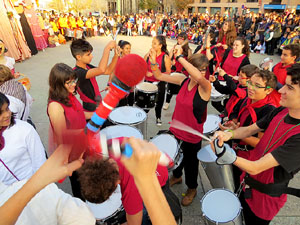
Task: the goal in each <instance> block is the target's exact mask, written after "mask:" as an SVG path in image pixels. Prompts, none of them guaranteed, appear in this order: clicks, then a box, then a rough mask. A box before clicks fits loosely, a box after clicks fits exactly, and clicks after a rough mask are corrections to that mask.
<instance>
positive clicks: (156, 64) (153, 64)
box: [151, 63, 159, 66]
mask: <svg viewBox="0 0 300 225" xmlns="http://www.w3.org/2000/svg"><path fill="white" fill-rule="evenodd" d="M151 66H159V65H158V63H151Z"/></svg>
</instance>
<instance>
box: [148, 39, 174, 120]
mask: <svg viewBox="0 0 300 225" xmlns="http://www.w3.org/2000/svg"><path fill="white" fill-rule="evenodd" d="M151 50H154V51H155V52H156V56H157V58H156V60H155V64H153V65H152V63H151V62H150V60H149V54H150V51H151ZM150 51H149V52H148V53H147V54H146V55H145V57H144V59H145V60H146V62H147V63H148V72H147V74H146V77H145V81H146V82H151V83H154V82H158V84H157V87H158V96H157V99H156V105H155V116H156V125H157V126H161V125H162V120H161V110H162V107H163V104H164V101H165V92H166V83H165V82H164V81H159V80H157V79H156V78H155V77H154V76H153V71H152V67H154V66H155V68H157V69H158V70H159V71H160V72H161V73H164V74H168V75H170V73H171V60H170V57H169V53H168V50H167V42H166V38H165V37H164V36H162V35H158V36H156V37H154V38H153V40H152V48H151V49H150Z"/></svg>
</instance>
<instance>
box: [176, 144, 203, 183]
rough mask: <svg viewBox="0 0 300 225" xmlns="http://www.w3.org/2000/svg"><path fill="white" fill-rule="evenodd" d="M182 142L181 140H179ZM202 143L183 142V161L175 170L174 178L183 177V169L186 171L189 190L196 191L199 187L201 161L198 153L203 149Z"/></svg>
mask: <svg viewBox="0 0 300 225" xmlns="http://www.w3.org/2000/svg"><path fill="white" fill-rule="evenodd" d="M177 141H178V142H180V140H179V139H177ZM201 142H202V141H200V142H198V143H196V144H192V143H189V142H185V141H183V142H182V144H181V149H182V151H183V160H182V162H181V163H180V165H179V166H178V167H177V168H176V169H175V170H173V176H174V177H176V178H179V177H181V176H182V169H184V175H185V184H186V185H187V186H188V188H189V189H195V188H197V186H198V182H197V178H198V168H199V160H198V158H197V153H198V151H199V150H200V148H201Z"/></svg>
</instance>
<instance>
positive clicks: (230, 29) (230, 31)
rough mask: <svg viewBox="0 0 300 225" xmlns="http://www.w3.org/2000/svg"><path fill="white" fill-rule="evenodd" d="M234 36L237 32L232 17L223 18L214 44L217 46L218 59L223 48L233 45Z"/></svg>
mask: <svg viewBox="0 0 300 225" xmlns="http://www.w3.org/2000/svg"><path fill="white" fill-rule="evenodd" d="M236 37H237V33H236V27H235V23H234V21H233V20H232V19H227V20H225V22H224V23H223V26H222V28H221V29H220V31H219V37H218V42H217V44H216V45H215V46H216V47H217V48H218V49H217V54H218V57H219V59H220V60H222V57H223V55H224V53H225V50H227V49H228V48H232V47H233V42H234V40H235V39H236Z"/></svg>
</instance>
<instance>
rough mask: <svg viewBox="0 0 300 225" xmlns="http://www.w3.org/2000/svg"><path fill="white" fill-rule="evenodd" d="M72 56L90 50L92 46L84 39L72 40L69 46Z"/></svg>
mask: <svg viewBox="0 0 300 225" xmlns="http://www.w3.org/2000/svg"><path fill="white" fill-rule="evenodd" d="M70 48H71V53H72V56H73V57H74V58H75V59H76V56H77V55H81V56H82V55H83V54H84V53H86V52H92V51H93V46H92V45H91V44H90V43H89V42H88V41H86V40H83V39H77V40H75V41H73V42H72V44H71V46H70Z"/></svg>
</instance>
